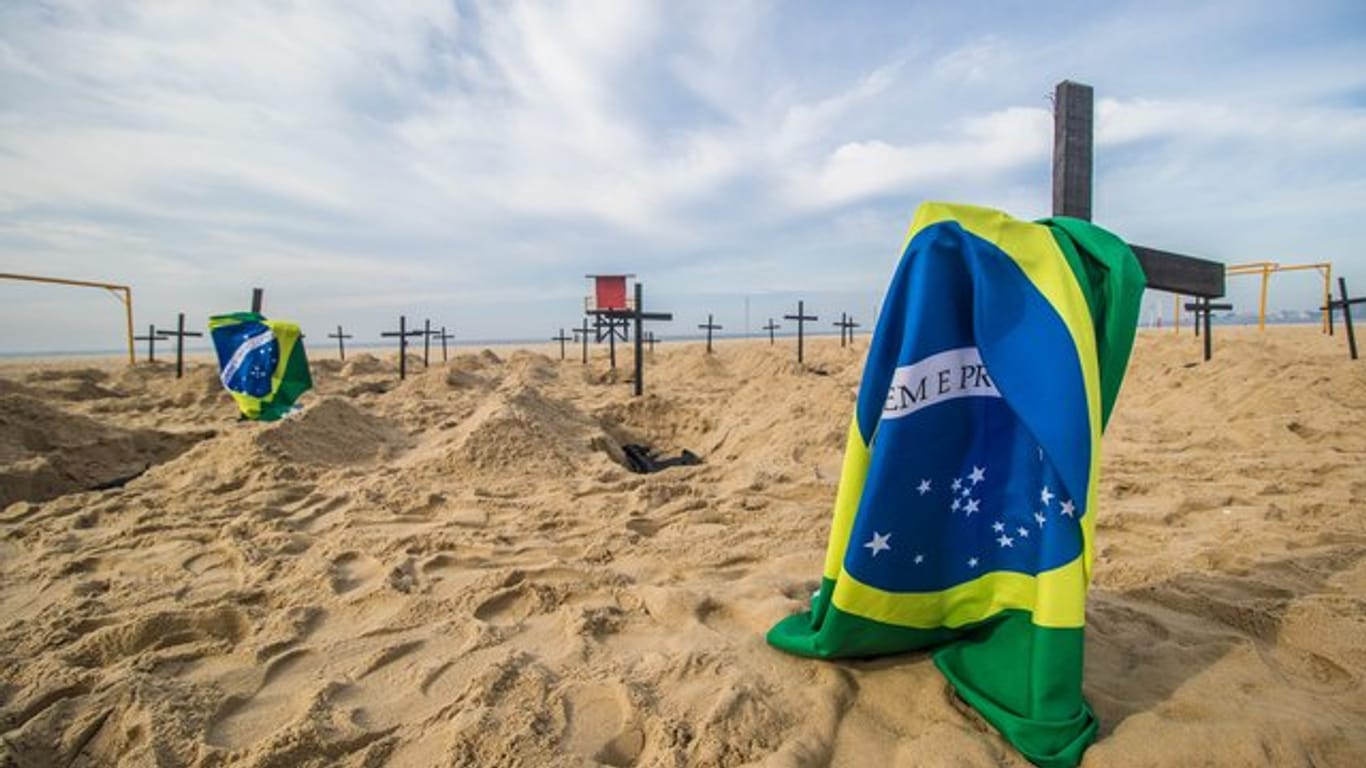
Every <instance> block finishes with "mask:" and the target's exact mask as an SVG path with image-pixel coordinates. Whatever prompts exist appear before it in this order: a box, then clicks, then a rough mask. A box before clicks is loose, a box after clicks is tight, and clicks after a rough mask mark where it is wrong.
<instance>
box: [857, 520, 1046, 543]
mask: <svg viewBox="0 0 1366 768" xmlns="http://www.w3.org/2000/svg"><path fill="white" fill-rule="evenodd" d="M1015 532H1016V533H1018V534H1020V538H1022V539H1027V538H1029V529H1028V528H1026V527H1024V526H1023V525H1022V526H1020V527H1019V528H1016V529H1015ZM865 546H866V545H865Z"/></svg>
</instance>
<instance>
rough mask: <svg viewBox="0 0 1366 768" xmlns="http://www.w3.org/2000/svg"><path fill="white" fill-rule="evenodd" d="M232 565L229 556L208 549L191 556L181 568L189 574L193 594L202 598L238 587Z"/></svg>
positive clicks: (238, 582) (233, 562)
mask: <svg viewBox="0 0 1366 768" xmlns="http://www.w3.org/2000/svg"><path fill="white" fill-rule="evenodd" d="M234 565H235V561H234V560H233V558H232V555H231V554H229V553H228V552H226V551H224V550H221V549H210V550H208V551H207V552H200V553H199V554H197V555H193V556H191V557H190V558H189V559H187V560H186V561H185V562H184V563H182V564H181V567H182V568H184V569H185V570H186V571H188V572H189V573H190V574H191V577H190V578H191V579H192V589H193V590H194V592H195V593H197V594H198V595H200V596H203V595H204V594H205V593H212V594H219V593H222V592H226V591H228V590H230V589H233V588H234V587H236V586H238V585H239V584H240V583H241V578H240V575H239V574H238V573H237V572H236V570H235V569H234V568H233V566H234Z"/></svg>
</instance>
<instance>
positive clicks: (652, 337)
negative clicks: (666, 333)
mask: <svg viewBox="0 0 1366 768" xmlns="http://www.w3.org/2000/svg"><path fill="white" fill-rule="evenodd" d="M646 341H648V342H649V343H650V354H652V355H653V354H654V353H655V332H654V331H650V338H649V339H646Z"/></svg>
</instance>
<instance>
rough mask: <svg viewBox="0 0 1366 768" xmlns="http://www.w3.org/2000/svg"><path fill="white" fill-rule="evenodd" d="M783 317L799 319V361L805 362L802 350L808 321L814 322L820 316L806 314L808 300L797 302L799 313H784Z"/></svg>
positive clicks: (785, 318)
mask: <svg viewBox="0 0 1366 768" xmlns="http://www.w3.org/2000/svg"><path fill="white" fill-rule="evenodd" d="M783 319H784V320H796V321H797V362H798V363H801V362H803V351H802V350H803V347H804V345H805V341H806V321H807V320H811V321H813V322H814V321H816V320H819V319H820V318H819V317H817V316H815V315H808V314H806V302H805V301H799V302H797V314H795V315H783Z"/></svg>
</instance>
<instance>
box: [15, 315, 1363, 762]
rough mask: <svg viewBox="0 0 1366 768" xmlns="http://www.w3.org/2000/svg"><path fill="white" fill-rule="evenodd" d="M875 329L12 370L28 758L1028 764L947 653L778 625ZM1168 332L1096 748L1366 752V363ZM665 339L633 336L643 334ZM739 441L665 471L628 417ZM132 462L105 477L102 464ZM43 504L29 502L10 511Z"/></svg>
mask: <svg viewBox="0 0 1366 768" xmlns="http://www.w3.org/2000/svg"><path fill="white" fill-rule="evenodd" d="M865 344H866V339H864V338H861V339H860V341H859V344H858V347H857V348H855V349H841V348H840V347H839V345H838V343H837V342H835V341H833V340H830V339H821V340H817V341H815V342H814V343H812V344H811V346H810V347H809V349H808V356H809V358H808V363H809V365H810V368H811V370H806V371H803V370H801V369H799V368H798V366H797V365H796V363H795V361H794V360H793V359H792V358H793V344H792V343H791V342H785V343H784V342H780V343H779V344H778V345H777V346H776V347H770V346H769V344H768V342H767V341H766V340H764V341H754V342H724V343H720V344H718V347H717V352H716V354H714V355H711V356H708V355H706V354H705V353H704V350H703V348H702V345H700V344H688V345H668V346H664V347H660V348H659V350H658V351H657V352H656V353H655V354H654V356H653V358H652V359H651V360H650V363H649V369H648V372H647V376H648V389H649V393H648V394H647V395H646V396H645V397H644V398H641V399H633V398H631V397H630V387H629V385H628V384H627V383H626V382H627V381H628V370H627V369H626V368H623V369H622V370H619V371H617V372H608V371H607V370H606V362H605V350H595V351H594V354H595V356H596V357H595V360H594V363H593V365H592V366H590V367H588V368H584V367H583V366H581V365H580V364H579V363H578V361H577V359H574V358H572V357H571V359H570V360H569V361H567V362H565V363H561V362H560V361H559V360H558V359H557V358H558V351H556V353H555V355H554V356H553V357H547V356H545V355H543V354H540V353H537V352H511V353H507V352H502V353H494V352H483V353H477V354H462V355H460V356H458V357H456V358H453V359H452V360H451V362H450V363H449V364H446V365H439V366H438V365H434V366H432V367H431V368H430V369H428V370H425V371H424V370H422V368H421V365H420V363H417V364H416V365H417V371H418V372H417V373H416V375H413V376H411V377H410V378H409V379H408V380H407V381H406V382H403V383H401V384H400V383H399V382H398V380H397V376H396V374H395V371H394V368H395V362H394V360H393V357H392V355H386V356H383V357H382V358H380V357H375V356H373V355H370V354H357V355H355V356H354V357H352V358H351V359H349V360H348V361H346V363H345V364H341V363H339V362H338V361H336V360H334V359H331V357H332V356H331V354H329V353H330V350H326V349H324V350H321V351H318V352H316V353H315V356H316V358H317V359H315V360H314V364H313V370H314V377H315V379H316V382H317V389H316V391H315V392H313V393H310V394H309V395H308V396H306V398H305V400H304V403H305V404H306V406H307V407H306V409H305V410H304V411H303V412H302V413H301V414H300V415H298V416H295V417H292V418H290V419H288V420H285V421H283V422H279V423H275V424H256V423H245V422H238V421H237V420H236V414H235V412H234V410H233V407H232V405H231V402H230V400H229V399H228V398H227V396H226V395H224V394H223V393H222V392H221V391H220V390H219V388H218V384H217V381H216V378H215V375H214V371H213V370H212V369H211V368H210V367H209V366H208V365H206V364H204V363H202V362H199V363H194V364H192V365H191V367H190V369H189V371H188V372H187V376H186V378H185V379H183V380H181V381H176V380H175V379H174V378H173V377H172V374H171V372H170V369H169V368H168V367H166V366H165V365H158V366H146V365H139V366H138V367H136V368H132V369H130V368H128V367H127V366H119V365H116V364H105V365H89V364H86V365H72V364H66V365H42V364H22V365H15V364H9V365H5V366H0V430H2V431H0V500H2V501H3V503H0V509H2V511H0V670H3V671H0V765H3V766H10V765H15V766H45V765H57V766H96V765H101V766H102V765H124V766H180V765H194V766H239V765H240V766H334V765H336V766H380V765H384V766H429V765H461V766H495V765H526V766H580V765H610V766H739V765H769V766H826V765H829V766H872V765H895V766H912V765H914V766H935V765H945V766H949V765H952V766H997V765H1006V766H1019V765H1024V762H1023V761H1022V760H1021V759H1020V758H1019V757H1018V756H1017V755H1016V754H1015V753H1014V752H1013V751H1012V750H1011V749H1010V748H1009V746H1008V745H1007V744H1005V743H1004V742H1003V741H1002V740H1001V739H1000V738H999V737H998V736H996V735H995V734H994V733H993V732H992V731H990V729H988V728H986V727H984V726H983V725H982V724H981V723H980V722H978V721H977V720H976V719H975V718H974V717H973V716H972V715H971V713H969V712H964V711H963V710H962V709H961V707H960V706H958V705H956V704H955V701H954V698H953V697H952V696H951V695H950V693H949V692H948V690H947V688H946V684H945V682H944V680H943V678H942V677H941V675H940V674H939V673H938V672H937V671H936V670H935V669H934V667H933V665H932V664H931V663H930V661H929V659H928V657H927V656H926V655H924V654H909V655H904V656H897V657H892V658H885V659H879V660H874V661H862V662H849V663H829V662H818V661H810V660H804V659H798V658H794V657H790V656H786V655H784V654H781V653H779V652H777V651H775V650H773V649H771V648H769V647H768V646H766V645H765V643H764V641H763V633H764V632H765V631H766V630H767V629H768V627H769V626H771V625H772V624H773V623H774V622H775V621H777V620H778V619H780V618H781V617H783V616H785V615H787V614H789V613H792V612H795V611H797V610H799V609H800V608H801V606H802V605H803V604H804V602H805V600H806V599H807V597H808V596H809V594H810V592H811V590H812V589H813V588H814V586H815V585H816V581H817V577H818V575H819V569H820V563H821V559H822V556H823V553H824V548H825V538H826V533H827V526H828V523H829V515H830V506H831V503H832V500H833V497H834V492H835V483H836V480H837V477H838V471H839V465H840V459H841V451H842V448H843V439H844V431H845V428H846V426H847V423H848V419H849V416H850V410H851V407H852V405H853V402H854V391H855V388H856V386H857V384H858V380H859V374H860V370H861V364H862V354H863V349H864V345H865ZM1344 347H1345V343H1344V340H1343V339H1342V338H1341V336H1339V337H1336V338H1328V337H1325V336H1322V335H1321V334H1319V333H1318V332H1317V331H1316V330H1315V329H1310V328H1274V329H1272V330H1270V331H1268V332H1267V333H1266V334H1264V335H1262V334H1258V333H1257V332H1256V331H1255V330H1236V331H1230V330H1225V329H1219V330H1218V332H1217V338H1216V357H1215V360H1214V361H1213V362H1212V363H1210V364H1205V365H1196V364H1194V363H1196V361H1198V359H1199V349H1198V346H1197V342H1196V341H1195V340H1193V339H1192V338H1191V337H1190V336H1189V335H1182V336H1179V337H1178V336H1174V335H1172V334H1171V333H1170V332H1167V333H1155V332H1144V333H1142V334H1141V335H1140V337H1139V339H1138V342H1137V346H1136V348H1135V353H1134V360H1133V364H1132V368H1131V372H1130V375H1129V378H1128V379H1127V381H1126V383H1125V386H1124V390H1123V393H1122V395H1121V398H1120V401H1119V405H1118V408H1117V410H1116V415H1115V417H1114V420H1113V423H1112V424H1111V427H1110V429H1109V431H1108V432H1107V434H1106V436H1105V450H1106V453H1105V457H1104V467H1103V477H1102V482H1103V487H1102V489H1101V500H1102V502H1103V507H1102V509H1101V511H1100V519H1099V530H1098V532H1097V562H1096V568H1095V583H1094V586H1093V589H1092V591H1091V600H1090V604H1089V610H1088V615H1087V616H1088V617H1087V621H1088V625H1087V626H1088V641H1089V645H1088V655H1087V659H1086V693H1087V695H1088V697H1089V698H1090V700H1091V701H1092V703H1093V705H1094V706H1095V708H1096V710H1097V713H1098V715H1099V717H1100V719H1101V723H1102V730H1101V734H1100V739H1099V741H1098V742H1097V743H1096V745H1095V746H1094V747H1092V748H1091V750H1090V751H1089V752H1088V753H1087V755H1086V760H1085V765H1087V766H1140V765H1180V766H1195V765H1230V766H1241V765H1275V766H1299V765H1303V766H1344V767H1345V766H1360V765H1366V692H1363V690H1362V680H1361V678H1362V674H1363V670H1366V562H1364V561H1363V555H1366V515H1363V509H1366V361H1362V362H1358V363H1352V362H1350V361H1348V359H1347V355H1346V351H1345V348H1344ZM629 359H630V358H629V354H624V355H623V356H622V361H623V363H624V364H626V363H629ZM627 442H640V443H647V444H649V445H652V446H654V447H655V448H656V449H658V450H659V451H660V452H661V453H663V454H666V455H675V454H677V453H678V452H680V451H681V450H682V449H685V448H687V449H691V450H692V451H694V452H696V453H698V454H699V455H701V456H702V457H703V459H704V462H705V463H704V464H703V465H701V466H695V467H676V468H671V469H668V470H666V471H664V472H661V473H658V474H653V475H636V474H632V473H630V472H629V471H627V470H626V469H625V468H624V467H623V466H622V464H621V463H620V461H621V454H620V446H621V445H622V444H624V443H627ZM100 488H102V489H100ZM6 504H7V506H5V505H6Z"/></svg>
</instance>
